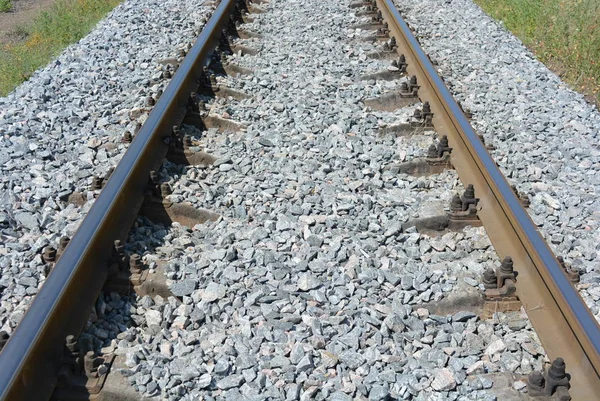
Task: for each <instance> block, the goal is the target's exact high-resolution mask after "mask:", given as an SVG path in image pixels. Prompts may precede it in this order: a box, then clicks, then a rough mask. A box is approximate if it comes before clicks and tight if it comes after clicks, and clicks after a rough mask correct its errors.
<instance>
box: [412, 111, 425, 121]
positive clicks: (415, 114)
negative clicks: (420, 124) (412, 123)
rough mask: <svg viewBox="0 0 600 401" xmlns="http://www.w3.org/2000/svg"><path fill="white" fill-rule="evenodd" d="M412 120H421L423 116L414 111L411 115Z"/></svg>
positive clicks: (419, 112)
mask: <svg viewBox="0 0 600 401" xmlns="http://www.w3.org/2000/svg"><path fill="white" fill-rule="evenodd" d="M413 118H414V119H415V120H422V119H423V114H422V113H421V110H419V109H415V112H414V113H413Z"/></svg>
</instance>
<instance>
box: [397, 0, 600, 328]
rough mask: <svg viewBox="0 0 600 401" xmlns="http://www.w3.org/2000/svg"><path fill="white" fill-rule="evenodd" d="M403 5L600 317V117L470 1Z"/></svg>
mask: <svg viewBox="0 0 600 401" xmlns="http://www.w3.org/2000/svg"><path fill="white" fill-rule="evenodd" d="M397 6H398V8H399V10H401V12H402V14H403V16H405V18H406V20H407V22H408V23H409V24H411V27H412V28H413V29H414V31H415V32H416V35H417V37H418V38H419V40H420V42H421V44H422V46H423V48H424V49H425V51H426V52H427V53H428V54H429V56H430V57H431V59H432V60H434V61H435V62H436V63H437V64H438V66H439V67H438V68H439V70H440V72H441V75H443V76H444V78H445V80H446V82H447V84H449V86H450V88H451V90H452V91H453V92H454V93H455V95H456V97H457V98H458V99H459V100H461V101H462V103H463V105H464V106H465V107H467V108H469V109H471V111H472V112H473V114H474V118H473V123H472V124H473V125H474V127H475V128H476V129H477V130H478V131H479V132H480V133H482V134H483V135H484V137H485V138H486V142H487V143H491V144H493V145H494V146H495V147H496V150H495V151H493V152H492V153H493V157H494V159H495V160H496V161H497V163H498V165H499V166H500V168H501V170H502V171H503V172H504V174H505V175H506V176H507V177H509V178H510V179H511V180H512V182H513V183H515V184H517V187H518V189H519V191H520V192H525V193H528V194H529V196H530V198H531V206H530V208H529V213H530V216H531V218H532V219H533V221H534V222H535V223H536V225H537V226H538V227H539V229H540V231H541V232H542V234H543V235H544V237H545V238H546V239H547V241H548V242H549V244H550V246H551V247H552V248H553V250H554V251H555V253H556V254H557V255H562V256H563V257H564V258H565V261H566V262H567V263H569V264H571V265H572V266H574V267H577V268H579V269H580V270H581V272H582V273H583V274H582V278H581V282H582V284H581V285H580V286H579V287H580V292H581V295H582V296H583V298H584V299H585V301H586V302H587V304H588V305H589V306H590V308H591V310H592V313H593V314H594V315H595V316H596V319H598V320H600V297H599V295H600V293H599V292H600V290H599V286H598V283H599V282H600V259H599V258H598V249H599V247H600V245H599V244H600V237H599V234H598V233H599V232H600V231H599V228H600V200H599V199H598V193H600V174H598V171H599V170H600V145H599V142H600V137H599V127H600V114H599V113H598V109H597V108H596V107H595V106H593V105H591V104H588V103H586V102H585V100H584V98H583V96H582V95H581V94H579V93H576V92H573V91H572V90H570V89H569V88H568V87H567V85H565V84H564V83H563V82H562V81H561V80H560V79H559V78H558V77H557V76H556V74H554V73H553V72H551V71H549V70H548V69H547V68H546V67H545V66H544V65H543V64H541V63H540V62H538V61H537V60H535V58H534V56H533V55H532V53H531V52H530V51H528V50H527V49H526V48H525V47H524V46H523V44H522V43H521V42H520V41H519V40H518V39H516V38H515V37H513V36H512V35H511V34H510V33H508V32H507V31H506V30H505V28H504V27H503V25H502V24H501V23H499V22H495V21H494V20H492V19H491V18H489V17H488V16H487V15H485V13H484V12H483V11H482V10H481V9H480V8H479V7H478V6H476V5H475V4H473V2H472V1H471V0H452V1H446V0H427V1H422V0H408V1H404V0H403V1H398V2H397Z"/></svg>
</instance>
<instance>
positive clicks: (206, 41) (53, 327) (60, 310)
mask: <svg viewBox="0 0 600 401" xmlns="http://www.w3.org/2000/svg"><path fill="white" fill-rule="evenodd" d="M234 5H235V0H222V1H221V3H220V4H219V5H218V7H217V8H216V10H215V11H214V13H213V15H212V17H211V18H210V19H209V21H208V22H207V23H206V25H205V26H204V28H203V30H202V32H201V33H200V35H199V37H198V39H197V40H196V43H195V44H194V46H193V47H192V48H191V49H190V51H189V52H188V55H187V56H186V58H185V59H184V60H183V62H182V64H181V65H180V67H179V69H178V70H177V72H176V73H175V75H174V76H173V78H172V79H171V82H169V84H168V86H167V87H166V89H165V91H164V93H163V94H162V96H161V97H160V99H159V100H158V102H157V103H156V105H155V106H154V108H153V110H152V112H151V113H150V115H149V116H148V119H147V121H146V122H145V124H144V125H143V126H142V127H141V129H140V131H139V133H138V134H137V135H136V137H135V139H134V140H133V142H132V143H131V145H130V146H129V149H128V150H127V152H126V153H125V155H123V158H122V159H121V161H120V163H119V164H118V165H117V167H116V168H115V170H114V172H113V174H112V175H111V177H110V179H109V180H108V182H107V183H106V186H105V187H104V189H103V190H102V192H101V193H100V195H99V197H98V199H97V200H96V201H95V202H94V205H93V206H92V208H91V210H90V211H89V213H88V215H87V216H86V217H85V219H84V220H83V222H82V223H81V225H80V227H79V229H78V230H77V232H76V233H75V235H74V236H73V238H72V239H71V241H70V243H69V245H68V246H67V248H66V249H65V251H64V253H63V255H62V256H61V257H60V259H59V260H58V262H57V263H56V266H55V267H54V269H53V270H52V273H51V274H50V275H49V276H48V278H47V280H46V282H45V283H44V285H43V286H42V288H41V289H40V291H39V293H38V295H37V296H36V297H35V299H34V301H33V303H32V304H31V306H30V307H29V309H28V310H27V312H26V314H25V316H23V319H22V320H21V322H20V323H19V325H18V326H17V328H16V329H15V331H14V333H13V335H12V336H11V337H10V339H9V341H8V342H7V343H6V345H5V347H4V349H3V350H2V352H1V353H0V366H1V367H2V369H0V400H5V401H20V400H23V401H31V400H36V401H37V400H46V399H48V398H50V396H51V394H52V391H53V389H54V386H55V383H56V375H57V373H58V371H59V369H60V367H61V363H62V358H63V353H64V348H65V338H66V336H67V335H69V334H79V333H80V331H81V329H82V328H83V326H84V324H85V323H86V321H87V319H88V318H89V314H90V311H91V307H92V306H93V305H94V303H95V301H96V298H97V297H98V295H99V293H100V291H101V289H102V286H103V284H104V282H105V280H106V277H107V266H108V262H109V258H110V256H111V254H112V248H113V244H114V241H115V240H116V239H122V240H124V239H125V237H126V235H127V232H128V231H129V228H130V227H131V224H132V223H133V222H134V220H135V218H136V216H137V212H138V210H139V208H140V206H141V203H142V200H143V196H144V190H145V187H146V184H147V182H148V176H149V173H150V171H151V170H153V169H155V168H157V167H159V166H160V164H161V163H162V160H163V159H164V157H165V155H166V153H167V150H168V148H167V145H166V144H165V141H164V138H168V137H169V136H170V134H171V132H172V127H173V126H174V125H177V124H179V123H180V122H181V121H182V119H183V117H184V115H185V111H186V108H187V103H188V97H189V93H190V91H193V90H194V89H196V88H197V87H198V84H197V82H198V80H199V78H200V77H201V74H202V68H203V66H205V65H207V64H208V62H209V59H210V55H211V53H212V51H213V50H214V48H215V45H216V44H217V42H218V39H219V35H220V34H221V30H222V29H223V28H224V27H225V26H226V24H227V23H228V19H229V16H230V15H231V13H232V11H233V7H234Z"/></svg>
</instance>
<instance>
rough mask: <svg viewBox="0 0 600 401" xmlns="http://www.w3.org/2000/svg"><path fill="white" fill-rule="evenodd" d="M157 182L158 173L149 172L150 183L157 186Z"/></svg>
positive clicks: (158, 179)
mask: <svg viewBox="0 0 600 401" xmlns="http://www.w3.org/2000/svg"><path fill="white" fill-rule="evenodd" d="M159 181H160V177H159V176H158V173H157V172H156V171H154V170H152V171H150V182H152V183H153V184H158V182H159Z"/></svg>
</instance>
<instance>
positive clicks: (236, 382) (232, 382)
mask: <svg viewBox="0 0 600 401" xmlns="http://www.w3.org/2000/svg"><path fill="white" fill-rule="evenodd" d="M244 381H245V379H244V376H242V375H231V376H227V377H225V378H223V379H221V380H219V381H218V382H217V387H218V388H220V389H221V390H229V389H230V388H235V387H239V386H241V385H242V384H243V383H244Z"/></svg>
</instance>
